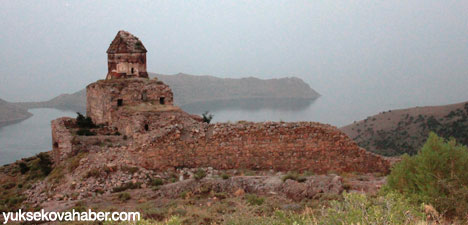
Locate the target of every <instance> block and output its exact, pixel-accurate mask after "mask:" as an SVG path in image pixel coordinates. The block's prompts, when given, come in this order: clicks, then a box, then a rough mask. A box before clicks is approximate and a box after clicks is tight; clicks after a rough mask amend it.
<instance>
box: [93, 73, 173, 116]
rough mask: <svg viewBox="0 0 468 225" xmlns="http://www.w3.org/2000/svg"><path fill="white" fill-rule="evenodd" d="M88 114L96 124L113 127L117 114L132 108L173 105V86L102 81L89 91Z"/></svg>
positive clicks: (140, 81) (149, 81)
mask: <svg viewBox="0 0 468 225" xmlns="http://www.w3.org/2000/svg"><path fill="white" fill-rule="evenodd" d="M86 96H87V103H86V104H87V109H86V113H87V115H88V116H89V117H91V118H92V119H93V122H94V123H96V124H111V123H112V121H117V120H118V118H113V117H112V115H115V112H117V111H119V110H122V109H124V108H126V107H127V108H128V107H137V106H140V105H145V106H159V105H173V94H172V91H171V89H170V88H169V86H167V85H166V84H164V83H163V82H162V81H158V80H157V79H145V78H131V79H115V80H101V81H97V82H95V83H92V84H90V85H88V86H87V88H86Z"/></svg>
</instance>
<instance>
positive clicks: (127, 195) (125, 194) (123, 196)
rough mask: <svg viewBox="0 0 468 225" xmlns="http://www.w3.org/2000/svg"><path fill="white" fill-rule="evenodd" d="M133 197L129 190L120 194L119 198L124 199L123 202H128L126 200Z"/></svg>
mask: <svg viewBox="0 0 468 225" xmlns="http://www.w3.org/2000/svg"><path fill="white" fill-rule="evenodd" d="M131 198H132V196H130V194H129V193H128V192H124V193H120V194H119V200H120V201H122V202H126V201H128V200H130V199H131Z"/></svg>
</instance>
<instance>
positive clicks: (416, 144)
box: [340, 102, 468, 156]
mask: <svg viewBox="0 0 468 225" xmlns="http://www.w3.org/2000/svg"><path fill="white" fill-rule="evenodd" d="M340 129H341V130H342V131H343V132H345V133H346V134H347V135H348V136H350V137H351V138H352V139H353V140H355V141H356V142H357V143H358V144H359V145H360V146H361V147H363V148H365V149H367V150H369V151H371V152H374V153H377V154H381V155H386V156H395V155H401V154H404V153H408V154H410V155H412V154H415V153H417V151H418V150H419V149H420V148H421V147H422V145H423V143H424V142H425V141H426V138H427V136H428V134H429V132H430V131H434V132H435V133H437V134H438V135H439V136H442V137H445V138H450V137H454V138H455V139H456V140H457V141H459V142H460V143H462V144H464V145H468V102H463V103H458V104H453V105H444V106H429V107H415V108H409V109H400V110H390V111H387V112H382V113H379V114H377V115H374V116H371V117H368V118H367V119H365V120H362V121H359V122H355V123H353V124H350V125H347V126H345V127H342V128H340Z"/></svg>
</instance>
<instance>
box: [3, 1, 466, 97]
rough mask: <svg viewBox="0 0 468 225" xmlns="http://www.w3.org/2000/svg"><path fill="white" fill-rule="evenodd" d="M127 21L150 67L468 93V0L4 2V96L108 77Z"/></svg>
mask: <svg viewBox="0 0 468 225" xmlns="http://www.w3.org/2000/svg"><path fill="white" fill-rule="evenodd" d="M121 29H124V30H127V31H130V32H131V33H133V34H134V35H136V36H137V37H139V38H140V40H142V41H143V44H144V45H145V46H146V49H147V50H148V54H147V58H148V62H147V63H148V71H150V72H156V73H164V74H175V73H179V72H183V73H188V74H199V75H204V74H209V75H215V76H219V77H246V76H255V77H259V78H279V77H285V76H297V77H300V78H302V79H304V80H305V81H306V82H307V83H309V84H310V86H311V87H312V88H314V89H315V90H317V91H318V92H320V93H321V94H322V95H324V96H335V97H342V98H343V99H353V100H354V101H360V100H361V99H363V100H362V101H374V102H385V103H386V104H389V103H393V102H398V103H399V104H395V105H396V106H400V105H405V104H420V105H425V104H448V103H455V102H459V101H466V100H468V87H467V86H468V1H450V0H444V1H440V0H437V1H435V0H434V1H432V0H411V1H375V0H372V1H348V0H346V1H331V0H327V1H325V0H324V1H318V0H317V1H278V0H271V1H211V0H210V1H116V0H109V1H95V0H90V1H75V0H74V1H42V0H29V1H20V0H12V1H10V0H2V1H1V4H0V30H1V32H0V98H3V99H5V100H8V101H27V100H46V99H49V98H52V97H54V96H56V95H58V94H60V93H71V92H74V91H78V90H80V89H82V88H84V87H85V86H86V85H87V84H89V83H91V82H93V81H95V80H98V79H103V78H104V77H105V75H106V73H107V64H106V53H105V51H106V49H107V48H108V46H109V44H110V42H111V41H112V39H113V38H114V36H115V34H116V33H117V31H118V30H121ZM403 103H405V104H403ZM330 104H334V103H330Z"/></svg>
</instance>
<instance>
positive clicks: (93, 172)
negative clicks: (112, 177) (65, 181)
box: [85, 168, 102, 178]
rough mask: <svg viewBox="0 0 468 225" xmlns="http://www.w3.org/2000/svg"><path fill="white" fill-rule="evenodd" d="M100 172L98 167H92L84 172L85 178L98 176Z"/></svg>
mask: <svg viewBox="0 0 468 225" xmlns="http://www.w3.org/2000/svg"><path fill="white" fill-rule="evenodd" d="M101 172H102V171H101V169H100V168H93V169H91V170H89V171H88V172H87V173H86V175H85V178H90V177H95V178H98V177H100V176H101Z"/></svg>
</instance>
